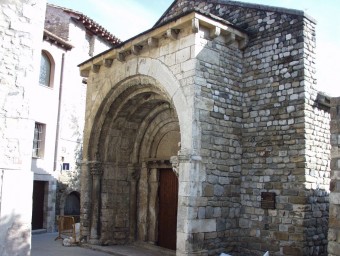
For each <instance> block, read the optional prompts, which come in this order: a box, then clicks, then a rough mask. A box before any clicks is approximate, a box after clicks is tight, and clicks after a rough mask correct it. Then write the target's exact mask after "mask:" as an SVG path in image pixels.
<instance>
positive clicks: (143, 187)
mask: <svg viewBox="0 0 340 256" xmlns="http://www.w3.org/2000/svg"><path fill="white" fill-rule="evenodd" d="M137 212H138V216H137V219H138V220H137V221H138V223H137V227H138V232H137V233H138V234H137V236H138V240H139V241H146V239H147V215H148V167H147V165H146V163H143V165H142V169H141V173H140V179H139V184H138V211H137Z"/></svg>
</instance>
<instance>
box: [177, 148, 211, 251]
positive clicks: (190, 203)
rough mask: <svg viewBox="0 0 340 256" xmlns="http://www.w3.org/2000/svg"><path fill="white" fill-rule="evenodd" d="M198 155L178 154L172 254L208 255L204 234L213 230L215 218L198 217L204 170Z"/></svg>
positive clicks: (204, 202)
mask: <svg viewBox="0 0 340 256" xmlns="http://www.w3.org/2000/svg"><path fill="white" fill-rule="evenodd" d="M201 161H202V160H201V157H200V156H193V155H190V154H188V153H186V152H183V151H181V152H180V154H179V155H178V172H179V191H178V215H177V216H178V217H177V250H176V256H187V255H200V256H205V255H208V253H207V251H206V250H203V249H202V248H203V241H204V233H206V232H213V231H216V219H198V217H197V216H198V208H199V207H206V206H207V202H208V200H207V198H205V197H202V183H203V181H205V179H206V173H205V170H204V167H203V164H202V162H201Z"/></svg>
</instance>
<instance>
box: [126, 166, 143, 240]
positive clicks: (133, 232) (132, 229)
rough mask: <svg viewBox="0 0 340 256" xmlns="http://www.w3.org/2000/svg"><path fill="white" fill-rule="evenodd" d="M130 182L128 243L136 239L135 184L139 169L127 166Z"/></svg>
mask: <svg viewBox="0 0 340 256" xmlns="http://www.w3.org/2000/svg"><path fill="white" fill-rule="evenodd" d="M128 172H129V180H130V211H129V212H130V238H129V239H130V242H134V241H135V239H136V227H137V225H136V221H137V182H138V180H139V177H140V167H135V166H134V165H133V164H129V166H128Z"/></svg>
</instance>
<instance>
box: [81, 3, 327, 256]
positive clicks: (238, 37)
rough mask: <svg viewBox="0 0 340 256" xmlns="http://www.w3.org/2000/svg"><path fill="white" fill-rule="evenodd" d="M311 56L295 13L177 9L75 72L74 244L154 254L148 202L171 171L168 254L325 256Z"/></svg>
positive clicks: (321, 132)
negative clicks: (77, 196)
mask: <svg viewBox="0 0 340 256" xmlns="http://www.w3.org/2000/svg"><path fill="white" fill-rule="evenodd" d="M314 58H315V21H314V20H313V19H312V18H310V17H308V16H307V15H305V14H304V13H303V12H301V11H296V10H289V9H281V8H275V7H267V6H260V5H253V4H244V3H238V2H234V1H203V0H200V1H185V0H182V1H175V2H174V3H173V4H172V6H171V7H170V8H169V9H168V10H167V12H166V13H165V14H164V15H163V16H162V17H161V19H160V20H159V21H158V22H157V24H156V25H155V26H154V28H153V29H151V30H148V31H146V32H145V33H143V34H141V35H139V36H137V37H135V38H133V39H131V40H128V41H127V42H125V43H123V44H121V45H119V46H117V47H114V48H113V49H111V50H110V51H107V52H104V53H102V54H100V55H98V56H95V57H94V58H92V59H90V60H88V61H86V62H84V63H82V64H81V65H80V70H81V74H82V75H83V76H84V77H88V92H87V107H86V125H85V131H84V134H85V137H84V151H83V157H84V162H83V167H82V192H81V193H82V212H81V222H82V232H83V234H84V236H85V237H86V238H87V239H88V241H89V242H92V243H100V244H124V243H128V242H134V241H139V242H148V243H153V244H158V236H157V225H158V223H159V222H160V221H161V217H159V216H157V207H158V206H157V203H154V201H156V202H157V200H158V198H157V194H156V193H153V192H152V191H154V190H155V187H154V186H155V184H154V183H155V182H157V181H158V178H157V177H158V176H157V175H159V174H160V172H161V171H162V168H164V166H165V167H166V166H168V165H167V161H169V160H171V162H172V166H171V165H170V168H171V167H172V168H173V169H174V171H175V172H176V173H177V175H178V181H179V191H178V215H177V234H176V235H177V246H176V255H178V256H181V255H218V254H219V253H221V252H228V253H231V254H232V255H242V256H244V255H263V254H264V252H265V251H269V252H270V255H327V232H328V228H327V223H328V210H329V209H328V207H329V205H328V194H329V183H330V166H329V159H330V145H329V140H330V126H329V124H330V109H329V99H328V98H327V97H325V96H324V95H321V94H320V93H318V92H317V91H316V90H315V88H314V86H315V85H316V80H315V67H314ZM177 131H178V132H177ZM175 134H176V136H174V135H175ZM177 135H178V136H179V137H178V138H179V139H177ZM166 136H168V139H169V140H167V142H166V143H165V141H163V140H162V139H161V138H164V137H166ZM169 141H173V142H176V143H177V142H180V148H179V149H178V150H177V153H176V151H174V150H168V151H167V152H164V151H162V150H160V148H161V149H163V150H164V148H166V147H165V145H169V146H170V144H168V142H169ZM176 143H173V144H176ZM171 147H172V148H174V149H175V147H174V145H172V146H171ZM174 152H175V153H174ZM159 186H161V185H159ZM156 188H157V187H156ZM153 206H155V207H154V208H155V209H156V211H152V210H151V209H152V208H153Z"/></svg>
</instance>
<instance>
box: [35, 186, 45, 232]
mask: <svg viewBox="0 0 340 256" xmlns="http://www.w3.org/2000/svg"><path fill="white" fill-rule="evenodd" d="M45 183H46V182H44V181H34V183H33V205H32V229H33V230H35V229H42V228H43V227H44V199H45Z"/></svg>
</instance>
